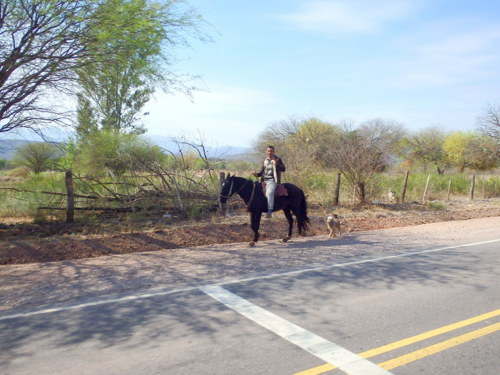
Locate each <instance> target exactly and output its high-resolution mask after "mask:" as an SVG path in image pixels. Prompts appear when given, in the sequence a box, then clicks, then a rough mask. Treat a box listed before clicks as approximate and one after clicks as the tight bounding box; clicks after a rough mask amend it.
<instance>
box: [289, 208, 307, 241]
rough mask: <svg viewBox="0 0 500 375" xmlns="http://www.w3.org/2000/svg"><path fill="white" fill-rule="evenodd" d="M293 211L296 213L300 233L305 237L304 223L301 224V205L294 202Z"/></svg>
mask: <svg viewBox="0 0 500 375" xmlns="http://www.w3.org/2000/svg"><path fill="white" fill-rule="evenodd" d="M292 212H293V214H294V215H295V218H296V219H297V229H298V231H299V235H300V236H302V237H304V235H305V233H304V231H303V230H302V225H301V220H302V217H301V215H300V206H299V205H298V204H295V203H294V204H293V205H292Z"/></svg>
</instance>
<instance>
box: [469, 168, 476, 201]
mask: <svg viewBox="0 0 500 375" xmlns="http://www.w3.org/2000/svg"><path fill="white" fill-rule="evenodd" d="M475 187H476V175H475V174H473V175H472V181H471V183H470V200H471V201H472V200H474V188H475Z"/></svg>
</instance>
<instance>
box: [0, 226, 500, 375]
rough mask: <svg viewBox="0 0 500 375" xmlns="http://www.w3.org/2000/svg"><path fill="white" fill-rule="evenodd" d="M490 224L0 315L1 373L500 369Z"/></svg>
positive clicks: (496, 241) (499, 280) (497, 247)
mask: <svg viewBox="0 0 500 375" xmlns="http://www.w3.org/2000/svg"><path fill="white" fill-rule="evenodd" d="M495 231H498V228H491V230H490V231H489V235H487V236H486V237H485V238H476V239H475V241H474V242H468V243H462V244H454V245H451V246H450V245H449V244H444V245H443V246H439V245H435V246H424V247H423V246H415V247H413V248H411V247H410V246H407V247H406V248H405V249H404V251H401V250H399V249H398V248H393V249H391V250H390V251H387V252H385V253H384V254H383V255H378V256H376V257H370V256H361V257H352V258H349V259H346V260H345V261H343V262H333V263H328V262H324V263H322V264H319V265H318V264H314V266H311V267H302V268H301V269H294V270H292V271H288V272H277V273H267V274H260V275H256V276H252V277H250V278H246V279H245V277H244V275H242V277H241V278H240V279H238V278H233V279H232V280H231V281H225V282H221V283H216V282H214V281H213V280H211V281H210V282H207V283H199V285H198V286H190V287H186V288H184V289H179V290H178V291H175V290H168V291H164V292H162V291H155V292H148V291H143V292H141V291H138V292H136V293H134V294H129V295H127V296H110V295H108V296H103V297H101V298H98V299H95V300H93V301H85V302H84V304H83V305H82V303H83V302H82V301H78V300H72V301H71V303H67V304H65V305H55V306H52V307H51V306H47V305H45V306H43V308H42V309H41V310H40V309H37V308H33V307H31V308H29V309H28V308H27V309H24V310H21V311H15V312H4V313H2V314H1V315H0V373H2V374H5V375H18V374H97V373H98V374H296V373H303V374H306V373H307V374H319V373H326V374H341V373H346V372H348V373H351V374H356V375H357V374H363V375H365V374H376V373H380V374H383V373H393V374H440V375H443V374H444V375H446V374H483V375H484V374H485V375H489V374H491V375H497V374H498V373H499V369H500V332H499V329H500V327H499V326H500V288H499V285H500V233H499V235H498V238H495V236H494V235H493V234H492V233H495ZM487 232H488V231H487ZM384 241H385V239H384V238H380V239H379V243H383V242H384ZM386 246H387V248H390V246H391V245H390V243H387V245H386ZM402 340H406V341H402ZM369 351H371V352H369ZM328 361H330V363H329V362H328ZM335 366H340V367H342V368H343V369H344V370H343V371H342V370H340V369H338V368H337V369H334V367H335ZM388 367H390V368H388Z"/></svg>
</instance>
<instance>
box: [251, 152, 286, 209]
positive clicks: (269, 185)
mask: <svg viewBox="0 0 500 375" xmlns="http://www.w3.org/2000/svg"><path fill="white" fill-rule="evenodd" d="M266 154H267V157H266V159H265V160H264V162H263V163H262V169H261V170H260V172H254V173H253V175H254V176H255V177H260V180H261V182H263V183H265V184H266V197H267V213H266V218H268V219H270V218H271V217H272V215H273V208H274V194H275V192H276V186H277V184H280V183H281V172H285V169H286V168H285V164H284V163H283V160H282V159H281V158H280V157H279V156H277V155H276V154H275V153H274V146H271V145H269V146H267V150H266Z"/></svg>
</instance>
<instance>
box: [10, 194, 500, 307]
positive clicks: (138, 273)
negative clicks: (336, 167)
mask: <svg viewBox="0 0 500 375" xmlns="http://www.w3.org/2000/svg"><path fill="white" fill-rule="evenodd" d="M499 202H500V201H499V200H493V201H491V200H490V201H485V202H476V203H475V204H474V207H472V206H470V204H467V203H463V204H462V205H459V204H457V205H455V208H454V209H453V210H450V209H447V210H446V211H432V212H428V211H426V210H424V211H421V210H420V211H418V213H416V212H411V211H394V212H386V211H377V212H374V211H373V210H372V211H370V213H368V212H365V213H364V214H363V215H361V214H360V213H356V212H351V213H346V214H345V215H343V216H344V218H345V219H344V220H345V222H344V229H345V232H347V233H345V234H344V235H343V236H342V237H341V238H337V239H332V240H329V239H328V237H327V235H326V230H325V228H324V219H323V217H322V216H318V217H311V218H312V220H311V221H312V225H311V226H312V234H313V235H312V236H308V237H306V238H293V239H292V241H290V242H288V243H282V242H281V241H280V240H278V239H274V238H279V235H278V233H277V232H276V231H274V232H273V231H272V230H271V231H269V234H267V235H266V237H267V239H265V240H264V241H261V242H259V243H258V245H257V246H256V247H254V248H250V247H248V245H247V242H235V241H233V242H231V243H205V244H202V245H200V246H186V247H180V246H179V245H176V246H177V247H175V246H171V247H168V246H166V243H164V242H168V241H166V240H164V239H163V240H162V239H161V238H157V237H155V233H152V234H151V233H146V234H144V233H136V234H130V235H127V236H125V235H124V236H118V237H119V241H118V242H119V243H121V244H122V245H125V244H127V241H128V243H129V244H130V243H135V242H134V241H132V240H131V239H133V238H136V237H137V236H139V237H140V238H141V240H140V241H139V242H137V243H138V245H137V243H136V245H135V246H136V247H135V251H133V252H126V253H116V254H113V253H111V254H108V255H102V254H101V255H100V256H94V257H87V258H76V259H66V260H60V261H51V262H37V263H27V264H6V265H2V266H0V311H2V312H3V313H7V312H8V311H9V312H13V311H20V310H23V309H24V310H26V309H32V308H35V307H39V306H42V305H52V304H60V303H68V302H70V301H72V300H75V299H78V301H82V300H85V299H93V298H97V297H101V296H107V295H126V294H132V293H134V292H138V291H141V292H144V291H149V292H150V291H155V290H156V291H157V290H167V289H172V290H174V289H181V288H185V287H189V286H194V285H199V284H203V283H208V282H215V281H220V280H229V279H232V278H243V277H252V276H256V275H261V274H270V273H280V272H285V271H289V270H293V269H298V268H304V267H313V266H315V265H320V264H324V263H341V262H347V261H349V260H352V259H354V258H360V257H373V256H380V255H383V254H386V253H388V252H392V253H393V252H395V251H397V252H399V251H400V252H405V251H411V249H414V248H415V247H419V248H425V247H433V246H453V245H457V244H463V243H472V242H475V241H476V238H479V237H480V236H481V237H482V238H486V239H492V240H493V239H498V238H500V236H499V235H500V231H498V228H500V205H499ZM389 214H390V215H389ZM356 215H358V216H362V217H358V216H356ZM244 219H245V217H241V218H240V219H238V220H240V221H242V220H244ZM246 219H247V218H246ZM231 220H233V221H234V220H236V219H235V218H232V219H231ZM273 220H274V219H273ZM271 223H273V224H272V225H271ZM277 223H278V221H277V222H274V221H272V222H269V221H268V222H263V224H262V225H263V230H264V232H265V228H264V227H265V226H267V227H271V226H277V227H280V225H278V224H277ZM363 223H365V226H363ZM219 225H220V226H222V228H219V229H217V230H220V233H221V235H224V234H225V232H224V228H230V227H231V226H234V227H236V228H242V229H241V230H238V231H235V234H236V235H239V236H240V238H241V235H242V233H243V232H249V231H250V229H249V228H248V225H245V224H243V223H238V222H236V223H227V222H222V223H220V224H219ZM200 228H205V227H203V226H198V227H190V228H189V229H185V230H186V233H187V234H190V236H191V237H192V238H198V237H200V238H202V237H203V233H204V232H203V231H201V229H200ZM364 228H366V229H364ZM210 230H212V231H216V229H215V224H212V226H211V227H209V228H205V229H204V231H206V233H210ZM279 232H280V233H282V232H283V228H281V227H280V231H279ZM164 233H166V231H163V232H162V233H160V234H158V233H156V235H157V236H162V235H164ZM228 233H232V232H231V231H228ZM207 237H208V238H210V235H209V234H207ZM228 237H229V239H231V238H232V237H231V234H229V235H228V236H225V237H224V238H225V239H227V238H228ZM248 237H249V234H248ZM273 237H274V238H273ZM103 238H104V241H108V242H105V243H108V244H109V243H111V242H112V240H113V238H116V237H113V236H110V237H109V238H108V237H103ZM101 240H102V238H101ZM46 241H48V243H49V245H50V246H52V250H53V251H56V252H57V251H63V250H64V249H65V248H67V246H71V244H72V243H74V242H75V241H76V242H78V241H80V242H82V243H88V242H89V241H96V239H95V238H93V239H89V238H84V239H79V240H74V239H72V240H66V239H64V240H61V239H53V240H52V241H56V242H55V243H54V242H50V241H51V240H48V239H47V240H46ZM57 241H59V242H57ZM85 241H86V242H85ZM145 241H149V242H145ZM240 241H241V240H240ZM40 242H43V241H38V242H37V243H38V245H37V246H41V245H39V243H40ZM27 243H29V241H27ZM144 243H149V244H150V245H149V246H148V245H145V246H141V244H144ZM168 243H174V242H168ZM6 244H9V245H12V243H9V242H6V243H4V244H3V246H5V245H6ZM57 244H58V245H57ZM0 245H2V243H1V242H0ZM9 245H8V246H9ZM44 246H47V243H44ZM55 246H59V247H60V248H58V249H56V248H55ZM109 246H110V247H109V248H113V246H114V245H109ZM140 250H143V251H140Z"/></svg>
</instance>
